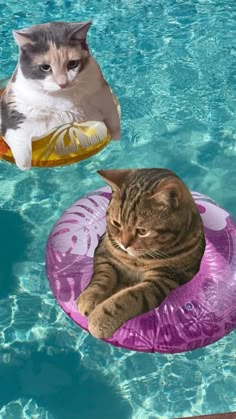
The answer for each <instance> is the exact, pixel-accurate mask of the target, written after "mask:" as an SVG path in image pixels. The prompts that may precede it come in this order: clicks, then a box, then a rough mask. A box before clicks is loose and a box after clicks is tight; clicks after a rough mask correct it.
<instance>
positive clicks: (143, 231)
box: [136, 228, 150, 237]
mask: <svg viewBox="0 0 236 419" xmlns="http://www.w3.org/2000/svg"><path fill="white" fill-rule="evenodd" d="M136 231H137V234H138V235H139V236H140V237H146V236H148V235H149V233H150V231H149V230H148V229H146V228H137V229H136Z"/></svg>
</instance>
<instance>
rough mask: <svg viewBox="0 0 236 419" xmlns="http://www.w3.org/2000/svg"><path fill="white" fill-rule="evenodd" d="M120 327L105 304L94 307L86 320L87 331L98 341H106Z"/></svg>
mask: <svg viewBox="0 0 236 419" xmlns="http://www.w3.org/2000/svg"><path fill="white" fill-rule="evenodd" d="M119 327H120V325H119V324H118V322H117V319H116V318H115V317H114V316H113V313H112V311H109V310H108V309H106V308H105V304H100V305H99V306H98V307H96V308H95V309H94V310H93V311H92V313H91V314H90V316H89V318H88V329H89V332H90V333H91V335H93V336H94V337H95V338H98V339H108V338H111V337H112V335H113V334H114V333H115V332H116V330H117V329H119Z"/></svg>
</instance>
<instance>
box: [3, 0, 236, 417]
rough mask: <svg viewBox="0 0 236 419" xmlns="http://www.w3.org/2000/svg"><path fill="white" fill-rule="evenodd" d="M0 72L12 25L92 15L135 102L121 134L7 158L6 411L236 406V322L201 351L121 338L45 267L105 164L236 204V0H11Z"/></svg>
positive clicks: (160, 412)
mask: <svg viewBox="0 0 236 419" xmlns="http://www.w3.org/2000/svg"><path fill="white" fill-rule="evenodd" d="M0 11H1V17H0V36H1V39H2V42H1V45H0V60H1V65H0V78H2V79H3V78H6V77H8V76H9V75H10V74H11V73H12V71H13V69H14V66H15V64H16V60H17V47H16V46H15V44H14V42H13V39H12V36H11V30H12V29H16V28H22V27H27V26H30V25H32V24H35V23H40V22H46V21H50V20H51V21H55V20H67V21H73V20H74V21H76V20H78V21H81V20H88V19H91V18H92V19H93V26H92V27H91V30H90V33H89V43H90V46H91V49H92V51H93V53H94V55H95V57H96V59H97V60H98V61H99V63H100V65H101V67H102V69H103V72H104V75H105V77H106V78H107V80H108V82H109V83H110V85H111V86H112V88H113V90H114V91H115V92H116V94H117V95H118V97H119V99H120V102H121V107H122V128H123V130H122V131H123V135H122V140H121V141H120V142H119V143H118V142H116V143H112V144H110V145H109V146H108V147H107V148H106V149H105V150H103V152H101V153H100V154H98V155H96V156H95V157H93V158H91V159H89V160H87V161H85V162H82V163H80V164H76V165H73V166H67V167H62V168H55V169H41V170H40V169H34V170H31V171H29V172H20V171H19V170H18V169H17V168H16V167H15V166H13V165H10V164H8V163H6V162H3V161H0V185H1V186H0V187H1V189H0V191H1V193H0V208H1V209H0V232H1V234H0V377H1V381H0V417H1V418H6V419H20V418H27V419H31V418H34V419H36V418H40V419H93V418H94V419H95V418H96V419H111V418H113V419H120V418H122V419H154V418H155V419H173V418H176V417H185V416H193V415H197V414H207V413H215V412H220V411H222V412H224V411H233V410H236V392H235V388H236V378H235V377H236V355H235V346H236V333H235V332H232V333H231V334H230V335H229V336H227V337H225V338H223V339H222V340H221V341H219V342H217V343H215V344H213V345H211V346H209V347H206V348H203V349H199V350H196V351H193V352H188V353H183V354H178V355H160V354H154V355H153V354H142V353H134V352H128V351H124V350H122V349H117V348H114V347H112V346H110V345H108V344H105V343H103V342H101V341H98V340H95V339H94V338H92V337H91V336H89V335H88V334H86V333H85V332H83V331H82V330H80V329H79V328H78V327H76V326H75V325H74V324H73V323H72V322H71V321H70V320H69V319H68V318H67V317H66V316H65V314H64V313H63V312H62V311H61V310H60V308H59V307H58V305H57V304H56V302H55V300H54V298H53V296H52V293H51V291H50V289H49V286H48V282H47V279H46V276H45V272H44V249H45V243H46V240H47V237H48V234H49V232H50V230H51V228H52V227H53V224H54V223H55V222H56V220H57V219H58V217H59V216H60V215H61V213H62V212H63V211H64V209H65V208H66V207H68V206H69V205H71V204H72V203H73V202H74V201H75V200H76V199H78V197H80V196H82V195H84V194H85V193H87V192H88V191H91V190H93V189H96V188H98V187H100V186H103V182H102V180H101V179H100V178H99V176H98V175H97V174H96V170H97V169H100V168H123V167H168V168H170V169H172V170H174V171H176V172H177V173H178V175H179V176H181V177H182V178H183V180H184V181H185V182H186V184H187V185H188V186H189V187H190V188H191V189H195V190H198V191H200V192H202V193H205V194H207V195H209V196H211V197H212V198H213V199H215V200H216V201H218V202H219V203H220V204H221V205H222V206H223V207H225V208H226V209H227V210H228V211H230V212H232V213H234V215H236V188H235V182H236V165H235V162H236V111H235V109H236V93H235V92H236V25H235V19H236V3H235V0H232V1H230V0H225V1H222V0H221V1H220V0H185V1H182V0H156V1H153V0H119V1H118V0H113V2H111V1H110V0H100V1H95V0H77V1H71V0H48V1H41V0H40V1H39V0H34V1H33V2H32V1H30V0H24V1H23V0H22V1H18V2H15V1H14V0H7V1H6V0H0Z"/></svg>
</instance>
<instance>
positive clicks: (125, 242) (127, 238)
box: [121, 233, 132, 249]
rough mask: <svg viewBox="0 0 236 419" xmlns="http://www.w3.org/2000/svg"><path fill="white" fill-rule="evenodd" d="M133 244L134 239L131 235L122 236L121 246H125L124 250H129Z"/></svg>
mask: <svg viewBox="0 0 236 419" xmlns="http://www.w3.org/2000/svg"><path fill="white" fill-rule="evenodd" d="M131 243H132V237H131V236H130V235H129V234H125V233H123V234H122V237H121V244H122V246H123V248H124V249H127V248H128V247H129V246H130V245H131Z"/></svg>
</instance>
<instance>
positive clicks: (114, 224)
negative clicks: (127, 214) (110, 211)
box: [112, 220, 121, 228]
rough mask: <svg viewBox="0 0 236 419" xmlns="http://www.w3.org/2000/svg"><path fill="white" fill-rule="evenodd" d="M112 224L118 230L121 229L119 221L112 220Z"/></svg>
mask: <svg viewBox="0 0 236 419" xmlns="http://www.w3.org/2000/svg"><path fill="white" fill-rule="evenodd" d="M112 224H113V226H115V227H116V228H121V225H120V223H118V221H116V220H112Z"/></svg>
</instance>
